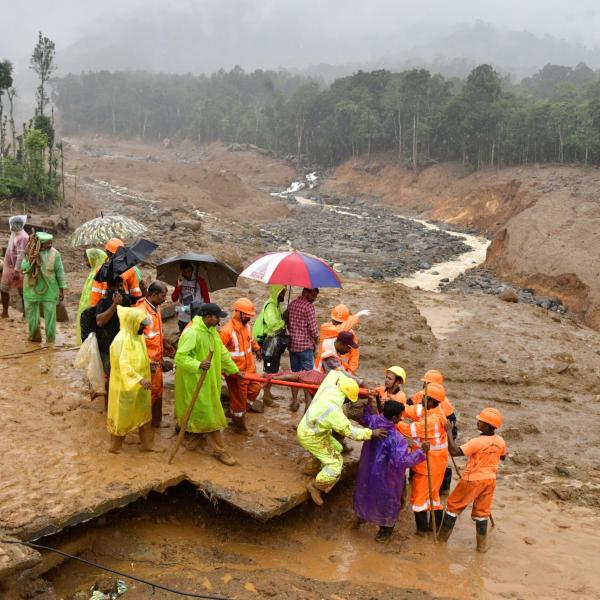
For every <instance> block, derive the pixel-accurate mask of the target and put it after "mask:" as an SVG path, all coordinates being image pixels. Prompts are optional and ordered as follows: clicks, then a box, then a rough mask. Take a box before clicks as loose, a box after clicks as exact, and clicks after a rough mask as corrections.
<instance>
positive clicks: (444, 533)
mask: <svg viewBox="0 0 600 600" xmlns="http://www.w3.org/2000/svg"><path fill="white" fill-rule="evenodd" d="M455 524H456V517H453V516H452V515H449V514H447V513H446V514H445V515H444V520H443V521H442V526H441V527H440V528H439V529H438V540H440V542H447V541H448V538H449V537H450V534H451V533H452V530H453V529H454V525H455Z"/></svg>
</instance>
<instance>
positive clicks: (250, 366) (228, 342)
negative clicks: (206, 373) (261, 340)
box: [219, 314, 260, 373]
mask: <svg viewBox="0 0 600 600" xmlns="http://www.w3.org/2000/svg"><path fill="white" fill-rule="evenodd" d="M219 335H220V336H221V341H222V342H223V344H224V345H225V347H226V348H227V350H229V354H230V355H231V358H232V359H233V362H234V363H235V364H236V365H237V368H238V369H239V370H240V371H244V372H245V373H256V363H255V362H254V356H253V354H252V352H256V351H257V350H258V349H259V348H260V346H259V345H258V344H257V343H256V342H255V341H254V338H253V337H252V328H251V327H250V323H246V325H243V324H242V321H241V320H240V318H239V317H238V316H237V314H235V315H234V316H232V317H231V319H230V320H229V321H228V322H227V323H225V325H223V327H221V331H219Z"/></svg>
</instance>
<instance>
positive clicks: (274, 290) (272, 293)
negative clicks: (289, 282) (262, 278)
mask: <svg viewBox="0 0 600 600" xmlns="http://www.w3.org/2000/svg"><path fill="white" fill-rule="evenodd" d="M285 288H286V286H285V285H283V284H281V283H274V284H273V285H270V286H269V299H270V300H271V301H272V302H274V303H275V304H276V305H277V304H279V302H277V298H278V297H279V294H281V292H282V291H283V290H285Z"/></svg>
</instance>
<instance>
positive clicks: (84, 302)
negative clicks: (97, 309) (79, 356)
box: [75, 248, 108, 346]
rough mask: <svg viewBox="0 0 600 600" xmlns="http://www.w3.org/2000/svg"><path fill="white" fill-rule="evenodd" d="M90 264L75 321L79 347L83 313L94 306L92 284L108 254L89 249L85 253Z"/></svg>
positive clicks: (97, 249)
mask: <svg viewBox="0 0 600 600" xmlns="http://www.w3.org/2000/svg"><path fill="white" fill-rule="evenodd" d="M85 254H86V256H87V259H88V262H89V263H90V267H91V269H90V272H89V274H88V276H87V279H86V280H85V283H84V284H83V289H82V290H81V298H80V299H79V308H78V309H77V318H76V320H75V331H76V334H77V345H78V346H79V345H81V323H80V319H81V313H82V312H83V311H84V310H85V309H86V308H89V307H90V306H91V305H92V302H91V297H92V284H93V283H94V278H95V277H96V273H97V271H98V269H99V268H100V267H101V266H102V265H103V264H104V261H105V260H106V259H107V258H108V256H107V254H106V252H104V250H100V249H99V248H88V249H87V250H86V251H85Z"/></svg>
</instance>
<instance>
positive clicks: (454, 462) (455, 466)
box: [450, 454, 496, 527]
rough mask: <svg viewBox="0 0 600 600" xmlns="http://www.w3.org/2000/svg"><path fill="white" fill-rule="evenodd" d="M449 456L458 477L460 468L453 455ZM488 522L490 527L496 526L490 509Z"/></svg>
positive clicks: (460, 475)
mask: <svg viewBox="0 0 600 600" xmlns="http://www.w3.org/2000/svg"><path fill="white" fill-rule="evenodd" d="M450 458H451V459H452V464H453V465H454V468H455V469H456V474H457V475H458V477H459V478H460V477H462V474H461V472H460V469H459V468H458V465H457V464H456V461H455V460H454V456H452V454H451V455H450ZM490 523H491V524H492V527H496V523H495V522H494V517H492V512H491V511H490Z"/></svg>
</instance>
